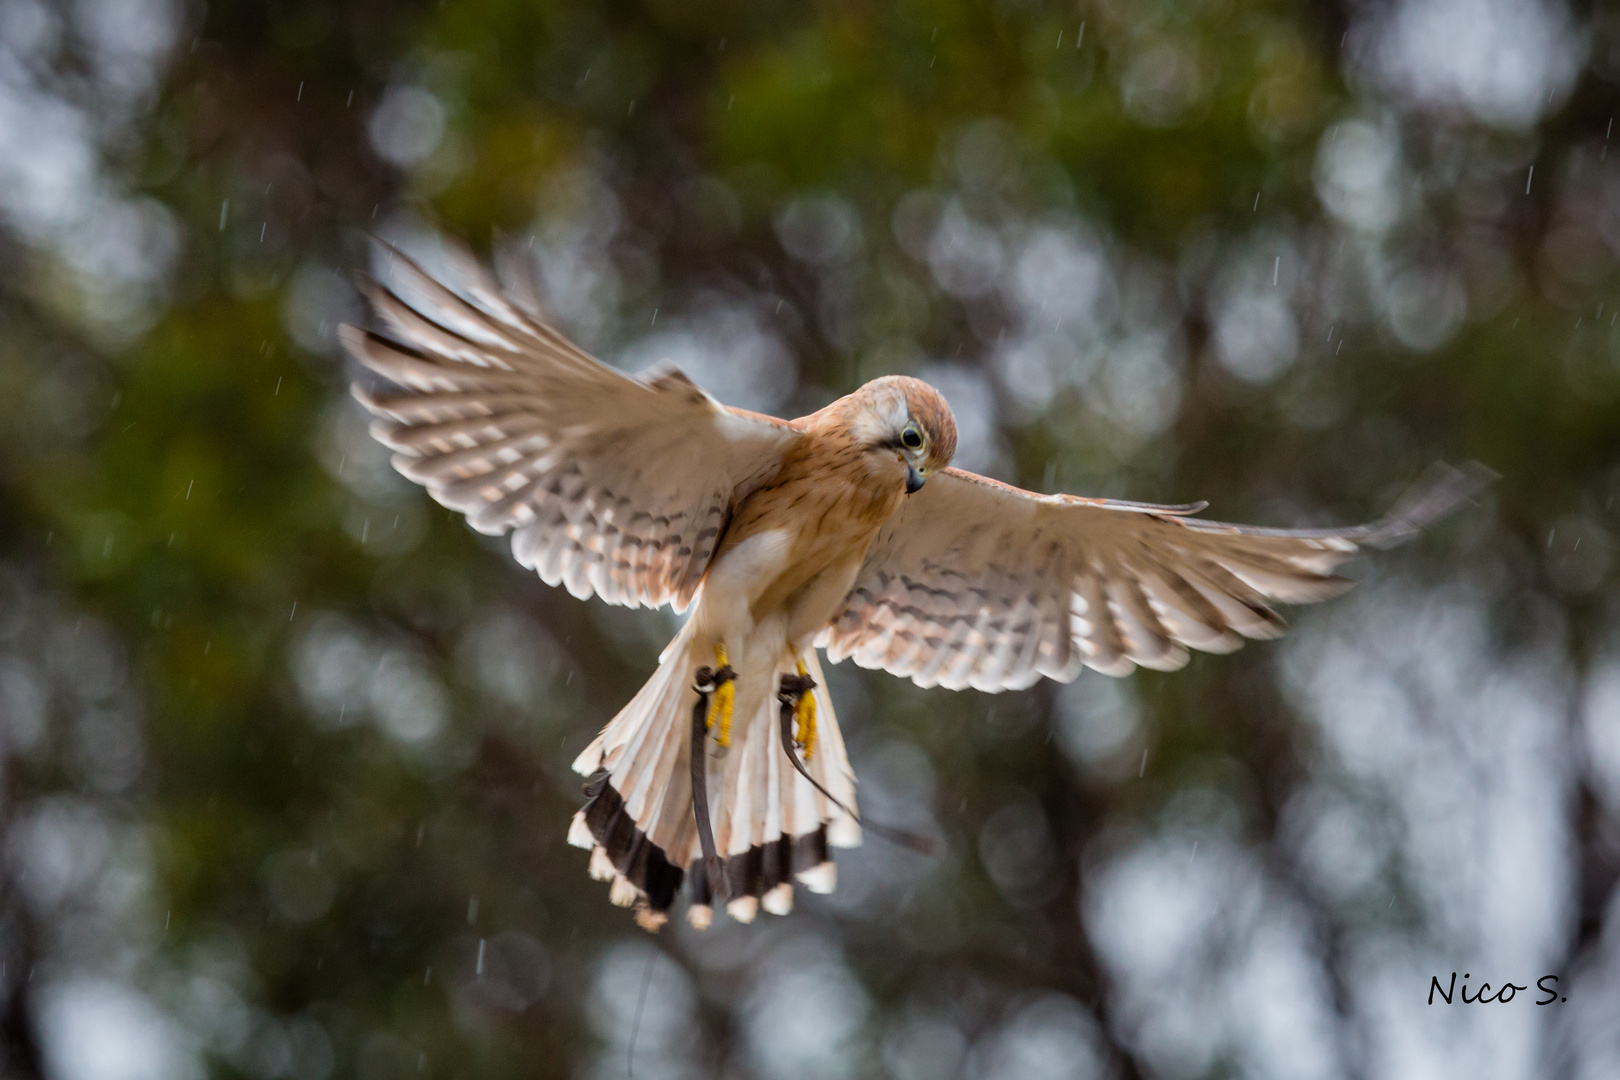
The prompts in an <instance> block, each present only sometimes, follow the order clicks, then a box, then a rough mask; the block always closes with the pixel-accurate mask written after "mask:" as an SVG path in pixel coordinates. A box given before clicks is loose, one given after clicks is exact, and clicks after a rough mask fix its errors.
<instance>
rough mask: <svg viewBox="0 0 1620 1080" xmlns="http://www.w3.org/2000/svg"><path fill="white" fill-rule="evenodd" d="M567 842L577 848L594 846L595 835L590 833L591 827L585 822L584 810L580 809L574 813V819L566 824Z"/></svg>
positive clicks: (587, 848)
mask: <svg viewBox="0 0 1620 1080" xmlns="http://www.w3.org/2000/svg"><path fill="white" fill-rule="evenodd" d="M568 842H569V843H570V844H572V845H573V846H574V847H577V848H584V849H585V850H586V851H589V850H591V849H592V848H593V847H595V846H596V837H594V836H592V835H591V827H590V826H589V825H587V824H585V811H583V810H581V811H580V812H579V813H577V814H575V815H574V820H573V821H571V822H569V824H568Z"/></svg>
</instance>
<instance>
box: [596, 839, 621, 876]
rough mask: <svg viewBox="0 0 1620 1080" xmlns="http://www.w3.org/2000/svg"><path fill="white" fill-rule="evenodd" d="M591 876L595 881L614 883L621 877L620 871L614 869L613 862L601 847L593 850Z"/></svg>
mask: <svg viewBox="0 0 1620 1080" xmlns="http://www.w3.org/2000/svg"><path fill="white" fill-rule="evenodd" d="M590 875H591V878H592V879H593V880H595V881H612V880H613V879H614V878H615V877H618V875H619V871H618V870H616V869H614V867H613V860H612V859H610V858H608V853H607V852H606V851H604V850H603V849H601V848H599V847H595V848H592V849H591V865H590Z"/></svg>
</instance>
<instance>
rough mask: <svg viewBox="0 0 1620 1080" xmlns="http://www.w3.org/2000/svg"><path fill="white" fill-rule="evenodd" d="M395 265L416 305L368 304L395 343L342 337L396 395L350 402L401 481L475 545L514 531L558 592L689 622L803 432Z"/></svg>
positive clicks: (477, 285) (360, 394) (479, 290)
mask: <svg viewBox="0 0 1620 1080" xmlns="http://www.w3.org/2000/svg"><path fill="white" fill-rule="evenodd" d="M392 264H393V267H394V269H395V270H396V271H397V275H396V276H397V278H398V280H399V285H400V288H401V291H402V292H403V293H404V294H405V296H408V297H409V301H407V300H406V299H405V296H402V295H401V293H400V292H395V291H394V290H393V289H391V288H386V287H383V286H380V285H375V284H369V285H368V286H367V291H368V294H369V296H370V299H371V303H372V306H373V308H374V309H375V310H376V312H377V314H378V315H379V316H381V318H382V320H383V322H384V323H385V324H386V326H387V328H388V330H389V332H390V334H391V336H390V337H384V336H381V335H379V334H375V333H371V332H369V331H365V330H361V329H359V328H357V327H353V326H345V327H343V328H342V329H341V331H340V333H341V338H342V341H343V344H344V346H345V347H346V348H347V349H348V351H349V352H350V354H352V355H353V356H354V358H355V359H356V360H358V361H359V362H360V363H362V364H364V365H365V366H366V367H367V368H370V369H371V370H372V371H374V372H376V373H377V374H378V375H381V376H382V377H383V378H385V379H387V380H388V381H389V382H390V383H393V384H394V386H395V388H389V389H385V390H372V389H366V388H364V387H361V386H360V385H358V384H356V385H355V387H354V396H355V397H356V398H358V399H359V401H360V403H361V404H362V405H364V406H365V407H366V408H367V409H369V410H371V412H372V413H373V414H375V416H376V417H377V420H376V421H375V422H374V423H373V424H372V428H371V431H372V434H373V435H375V436H376V437H377V438H378V439H379V440H381V441H382V442H383V443H385V444H386V445H388V446H389V447H390V448H391V449H393V450H394V459H393V460H394V467H395V468H397V469H398V470H399V471H400V472H401V473H403V474H404V475H405V476H407V477H409V478H410V479H412V480H415V481H416V482H417V483H419V484H421V485H422V486H424V487H425V488H427V490H428V493H429V494H430V495H432V496H433V497H434V498H435V499H437V500H438V501H439V502H441V503H443V504H444V505H445V506H448V507H450V508H451V509H453V510H459V511H461V512H462V513H464V514H466V515H467V520H468V522H469V523H470V524H471V525H472V527H473V528H475V529H477V530H478V531H479V532H483V533H489V534H500V533H504V532H507V531H508V530H511V531H512V552H513V554H514V555H515V556H516V557H517V560H518V562H520V563H522V564H523V565H524V566H528V567H531V568H533V569H535V570H537V571H538V572H539V574H540V576H541V577H542V578H543V579H544V580H545V581H546V583H547V584H550V585H556V584H559V583H560V584H563V585H565V586H567V588H568V591H569V592H571V593H573V594H574V595H575V596H578V597H580V598H584V597H588V596H590V595H592V594H593V593H594V594H595V595H597V596H600V597H601V598H602V599H603V600H606V601H607V602H608V603H610V604H623V605H626V606H629V607H637V606H646V607H657V606H658V605H660V604H665V603H671V604H673V605H674V607H675V609H676V610H682V609H684V608H685V607H686V606H687V605H688V604H689V603H690V602H691V600H692V596H693V593H694V592H696V590H697V587H698V583H699V582H700V581H701V580H702V577H703V572H704V570H705V569H707V567H708V565H709V560H710V559H711V558H712V557H713V555H714V551H715V547H716V545H717V544H718V542H719V539H720V535H721V533H722V532H724V530H725V526H726V521H727V518H728V516H729V514H730V512H731V508H732V507H733V506H734V505H735V504H736V503H737V502H738V501H739V500H740V499H742V498H743V497H744V496H746V495H747V494H748V492H750V491H752V490H753V489H754V488H756V487H758V486H759V485H760V484H762V483H765V482H767V481H768V480H769V479H770V478H771V477H772V476H773V475H775V473H776V471H777V469H778V468H779V467H780V463H781V460H782V455H783V452H784V451H785V449H786V448H787V447H788V446H790V445H791V444H792V443H793V442H794V441H795V440H797V439H798V438H800V435H799V433H798V432H797V430H795V429H794V428H793V427H792V426H791V425H789V424H787V423H785V422H783V421H779V420H774V419H771V418H768V417H763V416H758V415H756V414H753V413H745V412H742V411H740V410H736V409H729V408H726V407H725V406H722V405H720V404H719V403H718V402H716V401H715V400H714V399H713V398H710V397H709V396H708V395H707V394H705V393H704V392H703V391H702V390H700V389H698V388H697V387H696V386H695V385H693V383H692V382H691V381H690V380H688V379H687V378H686V376H684V375H682V374H680V373H679V372H676V371H669V372H666V373H664V374H662V375H659V376H657V377H655V378H651V379H648V380H639V379H633V378H630V377H629V376H627V375H623V374H621V373H620V372H617V371H615V370H613V369H612V368H610V367H607V366H606V365H604V364H601V363H599V362H598V361H596V360H594V359H592V358H591V357H590V356H589V355H587V354H586V353H584V352H583V351H581V350H580V349H579V348H578V347H577V346H575V345H574V344H573V343H572V342H570V341H568V340H567V339H566V338H564V337H563V336H562V335H561V334H559V333H558V332H557V331H556V329H554V328H553V327H551V326H550V325H549V324H547V323H546V322H545V321H544V320H543V319H542V318H541V317H540V316H539V315H538V314H537V313H536V312H535V311H534V310H533V309H532V308H531V307H530V306H529V305H524V304H519V303H518V302H516V301H515V300H513V299H512V298H511V297H509V296H507V295H506V294H504V293H503V292H502V291H501V290H500V288H499V287H498V286H497V285H495V283H494V282H493V281H492V280H491V279H489V278H488V277H487V276H486V275H485V273H484V272H483V271H482V269H480V268H478V267H477V266H476V265H475V264H474V263H473V262H472V260H471V259H470V258H466V257H463V258H462V260H461V264H460V266H459V267H458V271H459V272H458V274H457V278H458V280H457V285H458V286H459V287H460V291H455V290H452V289H451V288H449V287H448V286H446V285H445V284H443V283H441V282H439V281H437V280H435V279H434V278H433V277H432V276H431V275H429V274H428V273H427V272H426V271H424V270H423V269H422V268H421V267H420V266H418V265H417V264H416V263H414V262H412V261H410V260H409V259H407V258H406V257H405V256H404V255H402V254H400V253H398V252H393V253H392Z"/></svg>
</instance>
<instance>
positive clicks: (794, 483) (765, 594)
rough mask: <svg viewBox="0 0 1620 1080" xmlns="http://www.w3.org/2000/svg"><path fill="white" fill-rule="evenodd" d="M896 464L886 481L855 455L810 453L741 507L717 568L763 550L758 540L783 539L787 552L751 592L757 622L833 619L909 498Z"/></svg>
mask: <svg viewBox="0 0 1620 1080" xmlns="http://www.w3.org/2000/svg"><path fill="white" fill-rule="evenodd" d="M835 449H836V448H835ZM895 465H896V468H895V470H894V473H895V475H894V476H887V475H884V472H883V471H882V470H873V469H872V468H871V463H870V461H863V460H862V459H861V458H859V457H857V456H856V455H855V454H852V453H837V452H825V453H821V454H811V455H806V456H805V457H804V458H803V459H801V460H793V461H789V462H787V463H786V464H785V465H784V467H783V469H782V471H781V473H779V474H778V476H777V477H776V479H775V480H774V481H772V482H771V483H769V484H767V485H766V486H764V487H762V488H761V489H759V490H758V491H756V492H754V493H753V494H752V495H750V496H749V497H748V498H747V499H745V500H744V501H743V502H742V503H741V504H740V505H739V506H738V507H737V511H736V513H735V514H734V515H733V518H732V522H731V527H730V528H729V529H728V530H727V534H726V538H725V540H724V542H723V544H722V546H721V550H720V552H719V555H718V556H717V558H716V567H717V568H718V567H719V566H720V565H721V564H722V563H723V562H725V561H727V560H728V556H730V555H731V553H732V552H733V551H735V552H737V553H738V555H742V554H743V553H745V552H747V551H750V550H752V548H753V547H754V546H757V545H752V544H750V543H749V541H751V540H753V539H754V538H755V537H759V536H764V535H767V534H771V535H780V536H782V537H783V538H784V540H783V542H784V544H785V548H786V550H785V551H783V552H782V553H781V556H780V558H777V559H773V560H770V565H769V569H768V570H767V568H766V564H765V563H763V562H762V563H760V564H759V570H760V571H761V573H760V576H759V578H758V579H757V580H756V581H754V582H753V586H754V587H753V588H752V589H750V590H749V592H750V593H751V594H752V596H751V604H750V606H751V607H752V608H753V611H754V613H755V616H756V618H758V617H762V616H764V615H767V614H771V613H775V612H778V611H782V610H783V609H787V610H788V613H789V615H790V618H791V621H792V622H793V623H794V624H800V623H807V622H815V621H816V620H817V619H818V618H819V619H820V621H821V622H825V621H826V620H827V619H829V618H831V617H832V615H833V613H834V610H835V609H836V606H837V604H838V603H839V601H841V600H842V599H843V597H844V594H845V593H847V592H848V590H849V585H850V582H851V581H852V580H853V578H854V574H855V571H856V570H857V569H858V568H859V566H860V563H861V560H862V559H863V558H864V557H865V555H866V549H867V548H868V547H869V546H870V545H871V543H872V539H873V538H874V537H875V536H876V535H877V532H878V530H879V529H881V528H882V527H883V524H884V522H886V521H888V520H889V517H890V516H891V515H892V514H893V513H894V511H895V508H896V507H897V506H898V505H899V502H900V500H901V499H903V498H905V493H904V468H903V466H900V465H899V463H898V462H896V463H895ZM811 608H814V609H815V610H810V609H811ZM823 608H825V609H826V610H825V611H822V610H821V609H823ZM817 628H819V624H818V627H817Z"/></svg>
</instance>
